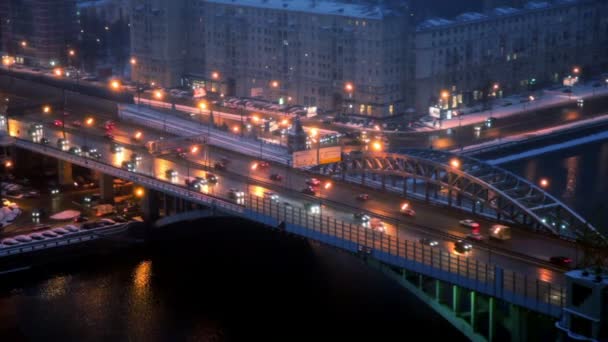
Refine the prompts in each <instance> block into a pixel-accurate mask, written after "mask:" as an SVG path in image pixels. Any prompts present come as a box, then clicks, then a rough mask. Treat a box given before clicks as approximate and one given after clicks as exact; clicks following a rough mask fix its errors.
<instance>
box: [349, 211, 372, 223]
mask: <svg viewBox="0 0 608 342" xmlns="http://www.w3.org/2000/svg"><path fill="white" fill-rule="evenodd" d="M353 216H354V218H355V220H357V221H361V222H369V220H371V217H369V215H367V214H366V213H354V214H353Z"/></svg>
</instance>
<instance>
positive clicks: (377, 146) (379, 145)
mask: <svg viewBox="0 0 608 342" xmlns="http://www.w3.org/2000/svg"><path fill="white" fill-rule="evenodd" d="M372 149H373V150H374V151H376V152H380V151H382V143H381V142H379V141H374V143H373V144H372Z"/></svg>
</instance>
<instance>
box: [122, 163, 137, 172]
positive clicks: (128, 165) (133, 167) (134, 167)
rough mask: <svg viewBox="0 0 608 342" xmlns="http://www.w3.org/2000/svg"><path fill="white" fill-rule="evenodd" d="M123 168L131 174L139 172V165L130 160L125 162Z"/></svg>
mask: <svg viewBox="0 0 608 342" xmlns="http://www.w3.org/2000/svg"><path fill="white" fill-rule="evenodd" d="M122 168H123V169H125V170H127V171H129V172H135V170H137V165H136V164H135V163H134V162H132V161H130V160H123V161H122Z"/></svg>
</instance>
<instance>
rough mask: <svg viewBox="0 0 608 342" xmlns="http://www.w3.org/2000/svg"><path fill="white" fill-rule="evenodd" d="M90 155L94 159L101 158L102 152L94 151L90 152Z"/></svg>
mask: <svg viewBox="0 0 608 342" xmlns="http://www.w3.org/2000/svg"><path fill="white" fill-rule="evenodd" d="M89 157H91V158H93V159H101V153H99V152H97V151H94V152H90V153H89Z"/></svg>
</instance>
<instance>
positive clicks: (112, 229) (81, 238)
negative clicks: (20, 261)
mask: <svg viewBox="0 0 608 342" xmlns="http://www.w3.org/2000/svg"><path fill="white" fill-rule="evenodd" d="M128 225H129V223H120V224H115V225H111V226H104V227H99V228H93V229H88V230H82V231H80V232H76V233H70V234H66V235H64V236H60V237H56V238H46V239H45V240H40V241H32V242H21V243H19V244H18V245H16V246H9V247H0V257H6V256H10V255H16V254H23V253H31V252H36V251H40V250H44V249H49V248H55V247H61V246H67V245H73V244H77V243H81V242H85V241H92V240H96V239H98V238H100V237H103V236H104V235H110V234H115V233H118V232H120V231H124V230H125V229H127V227H128Z"/></svg>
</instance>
